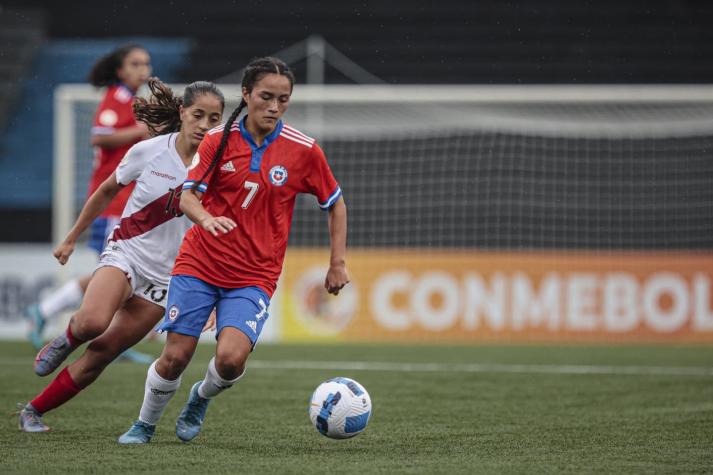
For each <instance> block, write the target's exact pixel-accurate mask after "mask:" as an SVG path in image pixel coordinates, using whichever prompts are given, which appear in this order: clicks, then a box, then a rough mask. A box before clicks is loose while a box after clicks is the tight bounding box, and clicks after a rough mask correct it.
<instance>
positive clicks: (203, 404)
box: [119, 58, 349, 444]
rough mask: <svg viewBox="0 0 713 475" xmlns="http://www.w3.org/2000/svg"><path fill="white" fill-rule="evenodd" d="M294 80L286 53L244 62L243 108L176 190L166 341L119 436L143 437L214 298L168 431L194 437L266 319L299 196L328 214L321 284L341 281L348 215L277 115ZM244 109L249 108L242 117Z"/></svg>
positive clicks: (311, 151) (318, 155)
mask: <svg viewBox="0 0 713 475" xmlns="http://www.w3.org/2000/svg"><path fill="white" fill-rule="evenodd" d="M293 84H294V76H293V75H292V72H291V71H290V70H289V69H288V67H287V65H286V64H285V63H283V62H282V61H280V60H278V59H275V58H261V59H257V60H254V61H252V62H251V63H250V64H248V66H247V68H246V69H245V73H244V76H243V80H242V86H243V88H242V101H241V103H240V105H239V106H238V108H237V109H236V110H235V111H234V112H233V113H232V115H231V116H230V118H229V119H228V121H227V123H226V124H225V126H224V127H222V128H221V127H219V128H216V129H215V130H212V131H210V132H209V133H208V135H206V137H205V139H204V140H203V142H202V143H201V145H200V147H199V148H198V155H197V156H196V166H195V168H193V169H192V170H191V171H190V173H189V174H188V179H187V181H186V183H185V185H184V188H183V189H184V191H183V195H182V196H181V210H183V212H185V213H186V215H187V216H188V217H189V218H190V219H191V220H192V221H193V222H194V223H196V226H193V227H192V228H191V229H190V230H189V231H188V233H186V237H185V239H184V241H183V244H182V245H181V250H180V252H179V255H178V257H177V258H176V265H175V267H174V269H173V273H172V277H171V285H170V287H169V293H168V302H167V303H166V306H167V312H166V316H165V318H164V322H163V323H162V324H161V326H160V327H159V330H162V331H166V332H168V336H167V341H166V345H165V347H164V350H163V354H162V355H161V357H160V358H159V359H158V360H156V361H155V362H154V363H153V364H152V365H151V367H150V368H149V372H148V376H147V379H146V385H145V392H144V402H143V405H142V406H141V411H140V414H139V419H138V420H137V421H136V422H135V423H134V424H133V425H132V426H131V428H130V429H129V430H128V431H127V432H126V433H125V434H123V435H122V436H121V437H120V438H119V442H120V443H125V444H128V443H139V444H140V443H147V442H149V441H150V440H151V437H152V436H153V433H154V429H155V425H156V423H157V422H158V420H159V418H160V417H161V414H162V413H163V410H164V408H165V407H166V404H168V401H169V399H170V398H171V396H172V395H173V394H174V393H175V391H176V390H177V388H178V386H179V384H180V382H181V374H182V373H183V370H184V369H185V368H186V366H187V365H188V363H189V362H190V360H191V358H192V356H193V353H194V351H195V348H196V344H197V342H198V336H199V335H200V331H201V328H202V327H203V325H204V323H205V322H206V320H207V319H208V317H209V314H210V312H211V309H213V307H215V308H216V310H217V330H218V334H217V340H218V344H217V347H216V353H215V357H214V358H212V359H211V361H210V363H209V364H208V370H207V372H206V375H205V379H204V380H202V381H199V382H197V383H196V384H194V385H193V387H192V388H191V391H190V396H189V400H188V403H187V404H186V406H185V407H184V408H183V411H182V412H181V414H180V416H179V417H178V420H177V421H176V435H177V436H178V437H179V438H180V439H181V440H183V441H185V442H187V441H189V440H192V439H193V438H194V437H195V436H196V435H198V433H199V432H200V428H201V424H202V422H203V419H204V417H205V412H206V409H207V406H208V403H209V402H210V400H211V399H212V398H213V397H215V396H216V395H218V394H219V393H220V392H222V391H223V390H225V389H227V388H229V387H231V386H232V385H233V384H235V383H236V382H237V381H238V379H239V378H240V377H241V376H242V375H243V372H244V370H245V363H246V361H247V359H248V356H249V355H250V352H251V351H252V349H253V347H254V346H255V344H256V342H257V340H258V337H259V335H260V332H261V330H262V327H263V324H264V323H265V320H266V319H267V318H268V313H267V309H268V305H269V303H270V297H271V296H272V293H273V292H274V290H275V285H276V283H277V279H278V277H279V275H280V272H281V269H282V262H283V258H284V255H285V249H286V247H287V237H288V234H289V230H290V223H291V220H292V211H293V209H294V205H295V198H296V196H297V194H298V193H310V194H313V195H315V196H316V197H317V199H318V201H319V205H320V207H321V208H322V209H324V210H328V211H329V233H330V240H331V260H330V266H329V270H328V272H327V276H326V278H325V288H326V289H327V291H328V292H330V293H332V294H337V293H339V290H340V289H341V288H342V287H344V286H345V285H346V284H347V283H348V282H349V277H348V274H347V270H346V264H345V254H346V235H347V214H346V205H345V204H344V201H343V199H342V197H341V190H340V188H339V185H338V184H337V181H336V180H335V179H334V176H333V175H332V172H331V170H330V168H329V165H328V164H327V161H326V159H325V157H324V153H322V150H321V149H320V148H319V146H318V145H317V144H316V143H315V141H314V139H312V138H310V137H308V136H306V135H304V134H303V133H301V132H299V131H297V130H296V129H294V128H292V127H290V126H288V125H287V124H285V123H283V122H282V120H281V118H282V116H283V114H284V113H285V111H286V110H287V106H288V105H289V102H290V96H291V94H292V88H293ZM245 107H247V112H248V113H247V116H246V117H244V118H243V119H242V120H240V121H239V122H238V121H237V118H238V116H239V114H240V112H241V111H242V110H243V109H244V108H245ZM201 200H202V201H201Z"/></svg>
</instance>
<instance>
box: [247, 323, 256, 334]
mask: <svg viewBox="0 0 713 475" xmlns="http://www.w3.org/2000/svg"><path fill="white" fill-rule="evenodd" d="M245 324H246V325H247V326H249V327H250V329H251V330H252V331H253V333H257V322H256V321H255V320H247V321H246V322H245Z"/></svg>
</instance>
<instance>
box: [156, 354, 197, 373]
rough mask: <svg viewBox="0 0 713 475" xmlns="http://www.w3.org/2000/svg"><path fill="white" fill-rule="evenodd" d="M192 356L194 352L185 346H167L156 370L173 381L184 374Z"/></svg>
mask: <svg viewBox="0 0 713 475" xmlns="http://www.w3.org/2000/svg"><path fill="white" fill-rule="evenodd" d="M192 356H193V353H192V352H191V351H187V350H186V349H184V348H168V347H166V348H164V352H163V353H162V354H161V358H159V361H158V363H156V365H157V368H156V370H157V371H158V372H159V374H160V375H162V376H163V377H165V378H166V379H168V380H171V381H173V380H175V379H177V378H178V377H179V376H180V375H181V374H183V370H185V369H186V367H187V366H188V363H190V361H191V357H192Z"/></svg>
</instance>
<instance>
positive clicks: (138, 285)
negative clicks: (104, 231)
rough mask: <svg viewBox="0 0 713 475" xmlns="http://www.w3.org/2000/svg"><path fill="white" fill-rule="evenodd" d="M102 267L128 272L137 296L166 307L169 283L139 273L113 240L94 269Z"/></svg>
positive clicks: (130, 282) (128, 277)
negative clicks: (153, 279) (150, 278)
mask: <svg viewBox="0 0 713 475" xmlns="http://www.w3.org/2000/svg"><path fill="white" fill-rule="evenodd" d="M102 267H116V268H117V269H119V270H121V271H122V272H123V273H124V274H126V278H127V279H128V280H129V285H131V289H132V290H133V291H134V295H135V296H137V297H141V298H142V299H144V300H148V301H149V302H153V303H155V304H156V305H160V306H161V307H163V308H164V309H165V308H166V295H167V294H168V283H166V284H163V283H160V282H156V281H152V280H149V279H147V278H145V277H144V276H142V275H141V274H137V273H136V271H135V270H134V266H133V265H132V264H131V260H130V259H129V258H128V256H127V255H126V254H124V253H123V252H121V249H120V248H119V247H118V246H117V245H116V244H115V243H113V242H109V244H108V245H107V246H106V248H104V252H102V253H101V255H100V256H99V263H98V264H97V267H96V268H95V269H94V271H95V272H96V270H97V269H101V268H102Z"/></svg>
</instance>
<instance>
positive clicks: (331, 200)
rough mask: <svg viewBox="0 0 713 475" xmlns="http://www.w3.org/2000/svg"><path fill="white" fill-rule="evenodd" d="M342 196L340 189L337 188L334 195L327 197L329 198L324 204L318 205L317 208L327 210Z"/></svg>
mask: <svg viewBox="0 0 713 475" xmlns="http://www.w3.org/2000/svg"><path fill="white" fill-rule="evenodd" d="M340 196H342V189H341V188H340V187H339V186H337V189H336V190H334V193H332V194H331V195H329V198H327V199H326V200H325V201H324V202H322V203H319V207H320V208H322V209H323V210H325V211H326V210H328V209H329V208H331V207H332V205H333V204H334V203H336V202H337V200H338V199H339V197H340Z"/></svg>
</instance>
